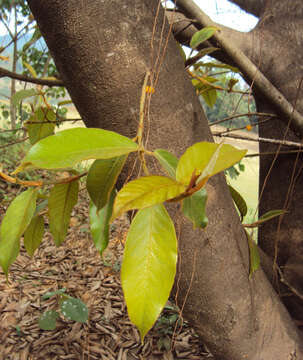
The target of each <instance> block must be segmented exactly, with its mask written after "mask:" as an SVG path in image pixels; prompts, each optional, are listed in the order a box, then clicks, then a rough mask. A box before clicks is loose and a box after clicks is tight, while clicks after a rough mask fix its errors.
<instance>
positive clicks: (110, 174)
mask: <svg viewBox="0 0 303 360" xmlns="http://www.w3.org/2000/svg"><path fill="white" fill-rule="evenodd" d="M126 158H127V156H126V155H122V156H119V157H116V158H112V159H101V160H96V161H95V162H94V163H93V164H92V166H91V167H90V169H89V172H88V175H87V179H86V188H87V191H88V193H89V196H90V198H91V199H92V201H93V203H94V204H95V205H96V207H97V210H100V209H102V208H103V207H104V206H105V204H106V203H107V202H108V199H109V196H110V193H111V191H112V190H113V188H114V186H115V184H116V181H117V178H118V176H119V175H120V173H121V171H122V168H123V166H124V164H125V161H126Z"/></svg>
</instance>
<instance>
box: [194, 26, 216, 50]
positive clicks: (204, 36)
mask: <svg viewBox="0 0 303 360" xmlns="http://www.w3.org/2000/svg"><path fill="white" fill-rule="evenodd" d="M218 30H220V29H219V28H218V27H216V26H207V27H205V28H203V29H202V30H199V31H197V32H195V33H194V35H193V36H192V38H191V40H190V44H189V46H190V47H191V48H192V49H195V48H196V47H198V46H199V45H200V44H202V43H203V42H204V41H206V40H208V39H209V38H211V37H212V36H213V35H214V33H215V32H216V31H218Z"/></svg>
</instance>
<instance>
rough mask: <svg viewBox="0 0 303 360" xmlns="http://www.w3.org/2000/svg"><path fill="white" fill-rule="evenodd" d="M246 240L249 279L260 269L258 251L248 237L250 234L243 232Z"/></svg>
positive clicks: (251, 239)
mask: <svg viewBox="0 0 303 360" xmlns="http://www.w3.org/2000/svg"><path fill="white" fill-rule="evenodd" d="M245 233H246V238H247V241H248V247H249V259H250V264H249V277H251V276H252V274H253V273H254V272H255V271H256V270H258V269H259V267H260V255H259V251H258V246H257V244H256V243H255V242H254V240H253V238H252V237H251V236H250V234H249V233H248V232H247V231H246V230H245Z"/></svg>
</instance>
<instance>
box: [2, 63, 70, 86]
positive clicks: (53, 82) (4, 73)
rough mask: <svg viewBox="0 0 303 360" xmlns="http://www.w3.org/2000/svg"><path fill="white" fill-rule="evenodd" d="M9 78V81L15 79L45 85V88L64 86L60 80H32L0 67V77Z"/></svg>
mask: <svg viewBox="0 0 303 360" xmlns="http://www.w3.org/2000/svg"><path fill="white" fill-rule="evenodd" d="M5 76H7V77H9V78H11V79H16V80H20V81H25V82H29V83H32V84H38V85H45V86H50V87H51V86H64V83H63V81H62V80H59V79H58V80H50V79H38V78H32V77H29V76H26V75H21V74H17V73H15V72H13V71H9V70H6V69H4V68H2V67H0V77H5Z"/></svg>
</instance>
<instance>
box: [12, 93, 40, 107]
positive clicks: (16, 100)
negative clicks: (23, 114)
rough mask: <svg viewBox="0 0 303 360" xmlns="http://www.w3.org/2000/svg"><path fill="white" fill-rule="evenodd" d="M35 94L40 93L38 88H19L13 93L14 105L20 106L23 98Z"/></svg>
mask: <svg viewBox="0 0 303 360" xmlns="http://www.w3.org/2000/svg"><path fill="white" fill-rule="evenodd" d="M35 95H39V92H38V90H36V89H26V90H19V91H17V92H16V93H15V94H14V95H13V97H12V104H13V106H18V105H19V104H20V102H21V101H22V100H24V99H26V98H28V97H31V96H35Z"/></svg>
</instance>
